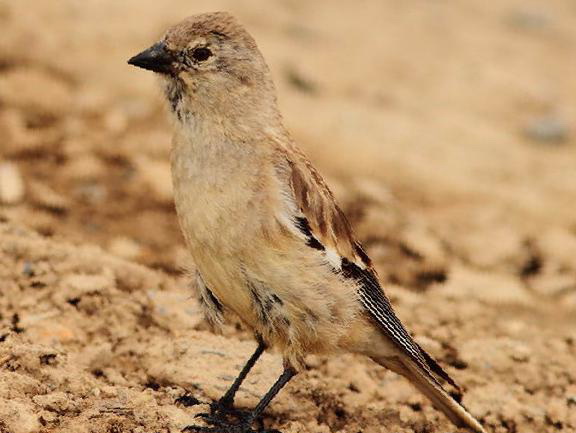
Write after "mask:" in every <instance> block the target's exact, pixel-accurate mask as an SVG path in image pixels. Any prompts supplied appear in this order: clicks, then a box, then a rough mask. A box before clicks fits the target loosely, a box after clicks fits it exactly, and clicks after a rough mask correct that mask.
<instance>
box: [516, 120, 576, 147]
mask: <svg viewBox="0 0 576 433" xmlns="http://www.w3.org/2000/svg"><path fill="white" fill-rule="evenodd" d="M524 134H525V135H526V137H528V138H529V139H530V140H532V141H535V142H538V143H548V144H563V143H565V142H566V141H568V136H569V131H568V125H567V124H566V122H565V121H564V120H563V119H560V118H558V117H555V116H544V117H540V118H537V119H534V120H532V121H531V122H530V123H529V124H528V125H526V127H525V129H524Z"/></svg>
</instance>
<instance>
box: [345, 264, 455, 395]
mask: <svg viewBox="0 0 576 433" xmlns="http://www.w3.org/2000/svg"><path fill="white" fill-rule="evenodd" d="M341 272H342V275H343V276H344V277H345V278H352V279H354V280H356V281H357V283H359V293H358V295H359V298H360V302H361V303H362V305H363V306H364V308H365V309H366V311H367V312H368V314H369V315H370V317H371V318H372V320H374V321H375V322H376V323H377V324H378V326H379V327H380V329H381V330H382V331H383V332H384V333H385V334H386V335H388V337H390V339H391V340H392V341H393V342H394V343H395V344H396V345H397V346H399V347H400V348H401V349H402V350H403V351H404V352H405V353H406V354H408V355H409V356H410V358H412V360H413V361H414V362H416V363H417V364H418V365H419V366H420V367H421V368H422V369H424V371H426V372H428V374H430V376H431V377H432V378H434V380H436V381H437V379H436V377H435V376H439V377H440V378H442V379H443V380H445V381H446V382H448V383H449V384H450V385H452V386H454V387H455V388H456V389H460V387H459V386H458V385H457V384H456V383H455V382H454V381H453V380H452V378H451V377H450V376H449V375H448V373H446V372H445V371H444V370H443V369H442V367H440V365H438V363H437V362H436V361H434V359H433V358H432V357H431V356H430V355H428V353H426V351H424V350H423V349H422V348H421V347H420V346H419V345H418V343H416V342H415V341H414V339H413V338H412V337H411V336H410V334H409V333H408V331H406V328H404V325H402V323H401V322H400V319H398V317H397V316H396V313H394V310H393V309H392V305H391V304H390V301H389V300H388V298H387V297H386V295H385V294H384V291H383V290H382V287H381V286H380V283H379V282H378V278H377V277H376V274H375V273H374V271H373V270H372V269H370V268H365V269H362V268H361V267H360V266H358V265H357V264H355V263H352V262H351V261H350V260H348V259H346V258H342V269H341Z"/></svg>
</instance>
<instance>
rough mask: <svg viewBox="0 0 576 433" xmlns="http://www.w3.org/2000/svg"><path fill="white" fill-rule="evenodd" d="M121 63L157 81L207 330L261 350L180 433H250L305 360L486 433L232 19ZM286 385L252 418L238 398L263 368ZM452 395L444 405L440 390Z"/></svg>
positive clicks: (199, 22)
mask: <svg viewBox="0 0 576 433" xmlns="http://www.w3.org/2000/svg"><path fill="white" fill-rule="evenodd" d="M128 63H129V64H130V65H133V66H137V67H139V68H143V69H146V70H149V71H153V72H155V73H156V74H157V75H158V76H159V78H160V80H159V81H160V86H161V88H162V91H163V94H164V96H165V99H166V101H167V107H168V108H167V111H168V113H169V117H170V118H171V120H172V125H173V129H174V134H173V140H172V148H171V156H170V160H171V171H172V180H173V191H174V201H175V207H176V213H177V217H178V220H179V223H180V227H181V230H182V233H183V236H184V239H185V242H186V245H187V248H188V250H189V252H190V254H191V257H192V259H193V261H194V264H195V269H196V274H195V279H196V287H197V294H198V300H199V303H200V304H201V306H202V309H203V311H204V314H205V317H206V319H207V320H208V322H210V323H211V324H213V325H215V326H220V325H222V323H223V322H224V320H225V317H226V316H228V314H234V315H236V316H237V317H239V318H240V319H241V321H242V322H243V323H244V324H245V325H246V326H247V327H248V328H249V329H251V330H252V332H253V333H254V336H255V338H256V340H257V342H258V346H257V349H256V351H255V352H254V354H253V355H252V356H251V357H250V359H249V360H248V362H247V363H246V365H245V366H244V368H243V369H242V370H241V372H240V374H239V375H238V377H237V378H236V379H235V380H234V382H233V384H232V386H231V387H230V389H229V390H228V391H227V392H226V393H225V394H224V395H223V397H222V398H221V399H220V400H218V401H216V402H214V403H212V404H211V405H210V413H206V414H203V418H204V424H207V425H191V426H188V427H186V428H185V430H186V431H199V432H207V433H208V432H237V433H250V432H254V431H256V430H254V429H253V425H254V424H255V423H257V422H259V419H260V417H261V415H262V413H263V411H264V410H265V409H266V407H267V406H268V404H269V403H270V402H271V401H272V399H273V398H274V397H275V396H276V395H277V394H278V392H279V391H280V390H281V389H282V388H283V387H284V386H285V385H286V384H287V383H288V382H289V381H290V380H291V379H292V378H293V377H294V376H295V375H296V374H297V373H299V372H301V371H302V370H303V369H304V367H305V363H304V359H305V357H306V356H307V355H309V354H323V355H326V356H331V355H337V354H340V353H356V354H361V355H364V356H367V357H369V358H371V359H372V360H373V361H375V362H376V363H378V364H380V365H381V366H383V367H386V368H388V369H389V370H392V371H393V372H395V373H398V374H400V375H402V376H404V377H405V378H407V379H408V380H409V381H410V382H411V383H412V384H413V385H414V386H415V387H416V388H417V389H418V390H419V391H421V392H422V393H423V394H424V395H425V396H427V397H428V398H429V399H430V400H431V402H432V403H433V405H434V406H435V407H436V408H438V409H439V410H441V411H442V412H443V413H444V414H445V415H446V416H447V417H448V418H449V419H450V420H451V421H452V422H453V423H454V424H455V425H456V426H458V427H464V428H466V429H468V430H469V431H471V432H474V433H485V430H484V428H483V427H482V425H481V424H480V423H479V421H477V420H476V419H475V418H474V417H473V416H472V415H471V414H470V413H469V412H468V410H467V409H466V408H465V407H464V406H463V405H462V404H461V403H460V402H459V400H460V397H459V396H460V395H461V394H460V393H461V390H460V388H459V387H458V385H457V384H456V382H455V381H454V380H453V379H452V378H451V377H450V376H449V375H448V374H447V373H446V371H445V370H444V369H443V368H442V367H441V366H440V365H439V364H438V363H437V362H436V361H435V360H434V359H433V358H432V357H431V356H430V355H429V354H428V353H427V352H426V351H425V350H424V349H423V348H422V347H421V346H420V345H419V344H418V343H417V342H416V341H415V340H414V339H413V338H412V336H411V335H410V333H409V332H408V331H407V329H406V328H405V327H404V325H403V324H402V323H401V321H400V319H399V318H398V316H397V315H396V314H395V312H394V310H393V308H392V305H391V303H390V300H389V298H388V297H387V295H386V293H385V292H384V289H383V285H382V284H381V283H380V281H379V278H378V275H377V273H376V270H375V269H374V266H373V264H372V262H371V260H370V258H369V256H368V255H367V253H366V251H365V249H364V248H363V247H362V245H361V243H360V242H359V241H358V240H357V238H356V236H355V234H354V232H353V229H352V227H351V225H350V223H349V221H348V219H347V218H346V216H345V214H344V212H343V211H342V210H341V208H340V207H339V206H338V204H337V202H336V200H335V197H334V195H333V193H332V192H331V190H330V188H329V187H328V185H327V184H326V182H325V181H324V179H323V178H322V176H321V175H320V173H319V172H318V171H317V170H316V168H315V167H314V166H313V165H312V163H311V162H310V161H309V160H308V158H307V157H306V156H305V154H304V153H303V152H302V151H301V150H300V149H299V148H298V146H297V145H296V143H295V141H294V140H293V139H292V137H291V136H290V134H289V132H288V131H287V129H286V128H285V127H284V125H283V120H282V116H281V114H280V112H279V109H278V104H277V97H276V91H275V87H274V84H273V81H272V78H271V72H270V70H269V68H268V66H267V64H266V61H265V60H264V57H263V55H262V54H261V52H260V51H259V49H258V47H257V45H256V42H255V40H254V38H253V37H252V36H251V35H250V34H249V33H248V31H247V30H246V29H245V28H244V27H243V26H242V25H241V24H240V23H239V22H238V21H237V20H236V18H235V17H234V16H233V15H231V14H230V13H228V12H212V13H203V14H198V15H193V16H190V17H188V18H186V19H184V20H183V21H181V22H179V23H177V24H175V25H174V26H172V27H170V28H169V29H168V30H167V31H166V33H165V34H164V36H163V37H162V38H161V39H160V40H159V41H158V42H156V43H154V44H153V45H152V46H151V47H150V48H148V49H146V50H144V51H142V52H141V53H139V54H137V55H135V56H134V57H132V58H130V59H129V61H128ZM268 348H275V349H276V350H278V351H279V353H280V354H281V355H282V359H283V372H282V374H281V375H280V377H279V378H278V380H277V381H276V382H275V383H274V384H273V385H272V387H271V388H270V390H269V391H268V392H267V393H266V394H265V395H264V396H263V397H262V399H261V400H260V401H259V403H258V404H257V405H256V407H255V408H254V409H253V410H251V411H244V412H242V411H239V410H237V409H235V408H234V397H235V394H236V392H237V391H238V389H239V388H240V386H241V384H242V382H243V380H244V379H245V378H246V376H247V375H248V373H249V371H250V370H251V368H252V367H253V366H254V364H255V363H256V361H257V360H258V358H259V357H260V355H261V354H262V353H263V352H264V351H265V350H266V349H268ZM447 387H450V389H452V394H453V395H454V396H453V395H451V393H450V392H449V391H448V390H447Z"/></svg>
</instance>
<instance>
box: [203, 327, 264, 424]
mask: <svg viewBox="0 0 576 433" xmlns="http://www.w3.org/2000/svg"><path fill="white" fill-rule="evenodd" d="M256 340H257V341H258V347H257V348H256V351H255V352H254V353H253V354H252V356H251V357H250V359H249V360H248V362H246V365H244V367H242V370H241V371H240V374H238V377H237V378H236V379H234V383H232V386H230V388H229V389H228V391H226V393H225V394H224V395H223V396H222V398H220V400H218V401H215V402H213V403H211V404H210V413H200V414H198V415H196V416H197V417H201V418H204V419H205V420H206V422H208V423H211V424H215V423H225V422H227V417H228V416H229V415H232V416H234V417H235V418H238V419H241V418H243V417H245V416H246V413H244V412H242V411H240V410H236V409H234V397H235V396H236V393H237V392H238V389H240V385H242V382H244V379H246V376H247V375H248V373H249V372H250V370H252V367H254V364H256V361H258V358H260V356H261V355H262V353H263V352H264V350H265V349H266V343H264V340H262V338H261V337H260V336H259V335H257V336H256Z"/></svg>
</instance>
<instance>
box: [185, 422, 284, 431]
mask: <svg viewBox="0 0 576 433" xmlns="http://www.w3.org/2000/svg"><path fill="white" fill-rule="evenodd" d="M182 431H183V432H186V433H191V432H197V433H282V432H280V431H278V430H262V429H259V430H254V429H253V428H252V426H251V425H250V424H245V423H240V424H222V425H220V426H211V427H206V426H199V425H189V426H187V427H184V429H183V430H182Z"/></svg>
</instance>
